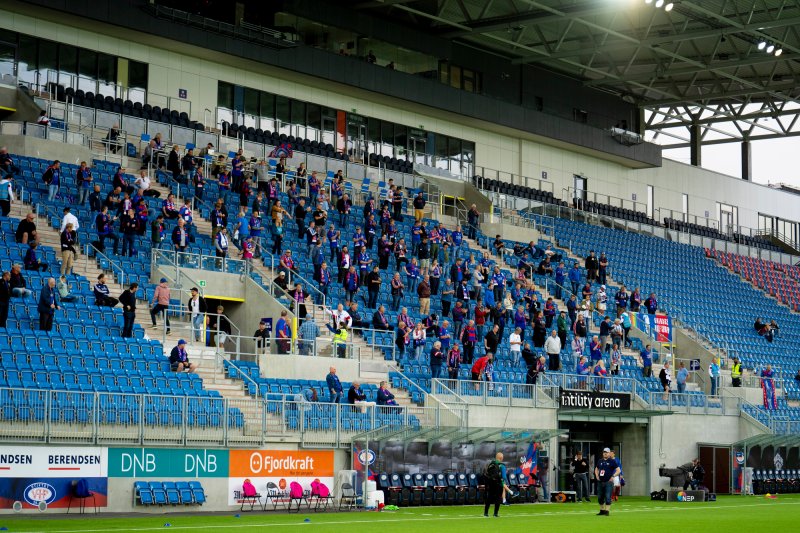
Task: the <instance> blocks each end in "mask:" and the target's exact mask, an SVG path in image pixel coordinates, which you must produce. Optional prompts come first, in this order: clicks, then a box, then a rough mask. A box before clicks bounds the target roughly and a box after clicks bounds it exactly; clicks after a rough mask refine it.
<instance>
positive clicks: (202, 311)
mask: <svg viewBox="0 0 800 533" xmlns="http://www.w3.org/2000/svg"><path fill="white" fill-rule="evenodd" d="M190 293H191V296H190V297H189V301H188V302H187V304H186V307H187V310H188V311H189V316H190V318H191V321H192V333H194V341H195V342H200V334H201V332H202V331H203V326H204V325H205V321H206V313H207V312H208V307H207V306H206V299H205V298H203V297H202V296H200V291H199V290H198V289H197V287H192V289H191V290H190Z"/></svg>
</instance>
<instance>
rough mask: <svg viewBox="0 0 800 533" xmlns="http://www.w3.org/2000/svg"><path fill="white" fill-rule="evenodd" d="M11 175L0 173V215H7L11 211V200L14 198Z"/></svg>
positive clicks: (0, 167)
mask: <svg viewBox="0 0 800 533" xmlns="http://www.w3.org/2000/svg"><path fill="white" fill-rule="evenodd" d="M0 169H2V166H0ZM12 180H13V175H11V174H5V173H3V174H2V175H0V215H2V216H4V217H7V216H8V214H9V213H10V212H11V202H13V201H14V200H15V198H14V183H13V182H12Z"/></svg>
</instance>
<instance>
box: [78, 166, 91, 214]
mask: <svg viewBox="0 0 800 533" xmlns="http://www.w3.org/2000/svg"><path fill="white" fill-rule="evenodd" d="M92 180H93V178H92V169H91V168H89V166H88V165H87V164H86V161H81V165H80V167H78V170H77V172H76V175H75V182H76V184H77V186H78V205H84V204H85V203H86V200H87V199H88V198H89V193H90V192H91V191H92V188H93V187H92Z"/></svg>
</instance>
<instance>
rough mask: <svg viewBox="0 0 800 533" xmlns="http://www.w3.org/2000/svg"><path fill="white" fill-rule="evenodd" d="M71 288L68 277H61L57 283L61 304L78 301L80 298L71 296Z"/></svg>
mask: <svg viewBox="0 0 800 533" xmlns="http://www.w3.org/2000/svg"><path fill="white" fill-rule="evenodd" d="M69 288H70V287H69V283H68V282H67V277H66V276H64V275H62V276H61V277H59V278H58V282H57V283H56V289H57V290H58V297H59V298H60V299H61V303H67V302H77V301H78V296H77V295H75V294H71V293H70V290H69Z"/></svg>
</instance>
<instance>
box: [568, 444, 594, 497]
mask: <svg viewBox="0 0 800 533" xmlns="http://www.w3.org/2000/svg"><path fill="white" fill-rule="evenodd" d="M570 470H572V478H573V480H574V481H575V492H576V496H575V501H576V502H579V501H581V500H584V501H587V502H590V501H592V499H591V498H590V497H589V494H591V492H590V491H589V461H588V460H587V459H586V458H584V457H583V452H581V451H580V450H578V452H577V453H576V454H575V459H573V460H572V463H571V464H570Z"/></svg>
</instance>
